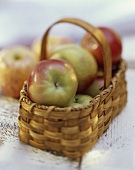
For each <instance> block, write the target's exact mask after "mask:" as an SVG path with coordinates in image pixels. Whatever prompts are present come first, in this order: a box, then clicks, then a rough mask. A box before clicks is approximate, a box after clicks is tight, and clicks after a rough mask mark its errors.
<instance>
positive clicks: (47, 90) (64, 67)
mask: <svg viewBox="0 0 135 170" xmlns="http://www.w3.org/2000/svg"><path fill="white" fill-rule="evenodd" d="M77 87H78V80H77V76H76V73H75V71H74V69H73V67H72V66H71V65H70V64H69V63H67V62H66V61H65V60H59V59H48V60H42V61H40V62H39V63H38V64H37V65H36V66H35V67H34V68H33V70H32V72H31V74H30V76H29V78H28V81H27V91H28V96H29V98H30V99H31V100H32V101H33V102H36V103H38V104H43V105H47V106H58V107H65V106H68V104H69V102H70V101H71V99H72V98H73V97H74V96H75V94H76V91H77Z"/></svg>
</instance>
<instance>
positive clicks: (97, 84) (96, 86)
mask: <svg viewBox="0 0 135 170" xmlns="http://www.w3.org/2000/svg"><path fill="white" fill-rule="evenodd" d="M103 85H104V77H97V78H96V79H95V80H94V82H93V83H92V84H91V85H90V86H89V87H88V88H87V89H86V90H85V91H84V94H87V95H90V96H91V97H95V96H96V95H98V94H99V93H100V90H101V88H102V87H103Z"/></svg>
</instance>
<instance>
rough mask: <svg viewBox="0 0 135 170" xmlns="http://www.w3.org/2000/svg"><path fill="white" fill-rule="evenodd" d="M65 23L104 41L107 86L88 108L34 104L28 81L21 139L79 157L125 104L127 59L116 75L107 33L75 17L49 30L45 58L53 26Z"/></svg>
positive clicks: (20, 120) (23, 92)
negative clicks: (30, 97)
mask: <svg viewBox="0 0 135 170" xmlns="http://www.w3.org/2000/svg"><path fill="white" fill-rule="evenodd" d="M61 22H66V23H72V24H75V25H78V26H80V27H82V28H84V29H85V30H86V31H87V32H90V33H91V34H92V36H93V37H94V38H95V39H96V40H97V41H98V42H99V43H100V45H101V47H102V51H103V54H104V71H105V76H104V88H103V89H102V91H101V92H100V93H99V95H97V96H95V98H94V99H93V100H92V101H91V102H90V104H89V105H87V106H85V107H79V108H74V107H65V108H58V107H56V106H44V105H39V104H36V103H33V102H32V101H31V100H30V99H29V98H28V95H27V84H26V82H25V83H24V86H23V88H22V90H21V92H20V95H21V96H20V109H19V118H18V124H19V137H20V140H21V141H23V142H25V143H27V144H30V145H32V146H34V147H37V148H40V149H45V150H50V151H56V152H59V153H62V154H64V155H65V156H67V157H69V158H73V159H77V158H81V157H82V156H83V155H84V154H85V153H86V152H88V151H89V150H90V149H91V148H92V147H93V146H94V144H95V143H96V142H97V140H98V138H99V137H100V136H101V135H102V134H103V132H104V131H105V130H106V129H107V128H108V127H109V125H110V123H111V122H112V120H113V119H114V117H115V116H116V115H118V114H119V113H120V112H121V110H122V109H123V107H124V106H125V104H126V102H127V87H126V80H125V71H126V62H125V61H124V60H123V59H121V62H120V65H119V69H118V71H117V72H116V74H115V75H114V76H113V77H112V64H111V55H110V48H109V45H108V43H107V41H106V39H105V37H104V35H103V34H102V32H101V31H100V30H99V29H97V28H95V27H93V26H92V25H90V24H89V23H87V22H85V21H82V20H80V19H75V18H64V19H61V20H59V21H57V22H55V23H54V24H52V25H51V26H50V27H49V28H48V29H47V31H46V32H45V34H44V36H43V39H42V47H41V60H43V59H45V56H46V55H47V54H46V53H47V52H46V51H47V50H46V48H47V37H48V34H49V31H50V29H51V28H52V27H53V26H54V25H55V24H58V23H61Z"/></svg>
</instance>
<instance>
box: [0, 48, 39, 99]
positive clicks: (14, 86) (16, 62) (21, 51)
mask: <svg viewBox="0 0 135 170" xmlns="http://www.w3.org/2000/svg"><path fill="white" fill-rule="evenodd" d="M36 63H37V59H36V56H35V54H34V53H33V52H32V51H31V49H29V48H28V47H25V46H20V45H16V46H12V47H9V48H4V49H2V50H1V51H0V86H1V89H2V91H3V92H4V94H5V95H7V96H11V97H14V98H19V97H20V90H21V88H22V86H23V83H24V81H25V80H26V79H27V78H28V75H29V73H30V71H31V70H32V68H33V66H34V65H35V64H36Z"/></svg>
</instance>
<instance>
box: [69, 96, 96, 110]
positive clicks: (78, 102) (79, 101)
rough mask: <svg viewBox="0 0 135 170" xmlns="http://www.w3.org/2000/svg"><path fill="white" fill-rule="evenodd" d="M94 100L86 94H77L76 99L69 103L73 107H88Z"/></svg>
mask: <svg viewBox="0 0 135 170" xmlns="http://www.w3.org/2000/svg"><path fill="white" fill-rule="evenodd" d="M92 99H93V98H92V97H91V96H89V95H86V94H76V95H75V97H74V98H73V99H72V100H71V102H70V103H69V106H73V107H82V106H86V105H89V103H90V101H91V100H92Z"/></svg>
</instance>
